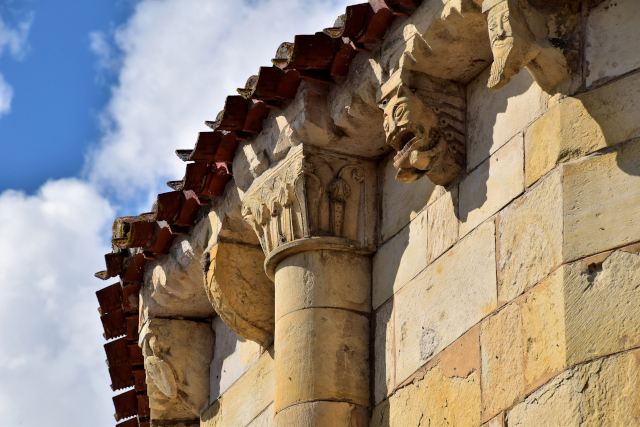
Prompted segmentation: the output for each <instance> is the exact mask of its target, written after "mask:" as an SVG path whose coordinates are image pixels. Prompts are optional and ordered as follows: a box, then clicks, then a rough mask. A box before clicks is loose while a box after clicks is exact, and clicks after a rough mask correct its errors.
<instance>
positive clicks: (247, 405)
mask: <svg viewBox="0 0 640 427" xmlns="http://www.w3.org/2000/svg"><path fill="white" fill-rule="evenodd" d="M273 371H274V362H273V354H272V353H270V352H267V353H265V354H263V355H262V357H261V358H260V360H259V361H258V363H256V364H255V365H253V366H252V367H251V368H250V369H249V370H248V371H247V372H246V373H245V374H244V375H243V376H242V377H240V379H239V380H238V381H236V383H235V384H233V386H231V387H230V388H229V389H228V390H227V391H226V392H225V393H224V394H223V395H222V396H221V397H220V398H219V399H218V400H216V401H215V402H214V403H213V404H212V405H211V406H209V407H208V408H207V409H206V410H204V411H203V412H202V415H201V417H200V421H201V425H202V426H203V427H222V426H224V427H245V426H247V425H248V424H249V423H250V422H251V421H252V420H254V419H255V418H256V417H257V416H258V415H260V414H261V413H262V412H263V411H265V410H266V409H267V407H269V405H271V404H272V402H273Z"/></svg>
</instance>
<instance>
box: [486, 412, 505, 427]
mask: <svg viewBox="0 0 640 427" xmlns="http://www.w3.org/2000/svg"><path fill="white" fill-rule="evenodd" d="M482 426H483V427H504V412H501V413H500V415H498V416H496V417H494V418H493V419H492V420H491V421H489V422H487V423H484V424H483V425H482Z"/></svg>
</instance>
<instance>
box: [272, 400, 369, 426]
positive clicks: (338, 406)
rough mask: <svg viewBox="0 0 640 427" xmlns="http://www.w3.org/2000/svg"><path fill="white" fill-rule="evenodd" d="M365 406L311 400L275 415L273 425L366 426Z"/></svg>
mask: <svg viewBox="0 0 640 427" xmlns="http://www.w3.org/2000/svg"><path fill="white" fill-rule="evenodd" d="M368 415H369V414H368V411H367V410H366V408H362V407H358V406H356V405H353V404H350V403H344V402H311V403H303V404H300V405H296V406H292V407H290V408H287V409H285V410H283V411H281V412H278V414H277V415H276V417H275V424H274V425H275V427H280V426H282V427H285V426H286V427H291V426H295V427H368V421H369V420H368V418H369V416H368Z"/></svg>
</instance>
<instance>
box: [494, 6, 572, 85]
mask: <svg viewBox="0 0 640 427" xmlns="http://www.w3.org/2000/svg"><path fill="white" fill-rule="evenodd" d="M558 3H566V2H558ZM482 12H483V13H484V14H485V15H486V17H487V21H488V26H489V40H490V43H491V51H492V52H493V64H492V65H491V77H490V78H489V83H488V86H489V87H490V88H492V89H500V88H502V87H504V86H505V85H506V84H507V83H509V81H510V80H511V79H512V78H513V77H514V76H515V75H516V74H518V73H519V72H520V71H522V69H523V68H527V70H529V72H530V73H531V75H532V76H533V78H534V79H535V81H536V82H537V83H538V85H539V86H540V87H541V88H542V90H544V91H545V92H552V91H553V90H554V89H555V88H556V87H557V86H558V85H559V84H560V83H562V82H563V81H565V80H567V79H568V78H569V77H570V76H571V75H572V74H573V73H574V71H575V67H576V64H575V61H576V58H575V57H577V53H576V51H574V50H573V49H572V46H571V43H570V42H571V39H572V38H574V34H573V33H574V32H575V30H576V28H575V26H576V24H575V23H576V22H578V21H579V20H576V19H573V20H571V19H566V17H565V19H564V22H562V21H563V20H562V16H563V15H567V11H566V10H563V11H562V12H561V13H560V15H559V17H557V16H551V13H550V12H548V13H543V12H542V11H540V10H538V9H536V8H534V7H532V6H531V5H530V4H529V3H528V1H527V0H485V2H484V3H483V5H482ZM569 12H570V11H569ZM556 13H557V12H556ZM569 14H570V13H569ZM548 21H553V27H554V31H555V32H556V33H557V34H551V31H550V30H549V24H548V23H547V22H548Z"/></svg>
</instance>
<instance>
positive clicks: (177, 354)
mask: <svg viewBox="0 0 640 427" xmlns="http://www.w3.org/2000/svg"><path fill="white" fill-rule="evenodd" d="M213 344H214V335H213V330H212V329H211V325H210V324H209V323H199V322H192V321H187V320H168V319H152V320H150V321H148V322H147V323H145V325H144V326H143V327H142V330H141V331H140V338H139V345H140V347H141V348H142V354H143V355H144V367H145V371H146V382H147V394H148V395H149V407H150V409H151V418H152V419H153V420H188V419H197V418H198V417H199V415H200V410H201V409H202V408H203V406H204V405H206V403H207V401H208V398H209V365H210V363H211V360H212V359H213Z"/></svg>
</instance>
